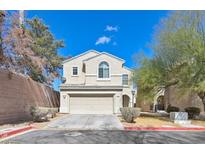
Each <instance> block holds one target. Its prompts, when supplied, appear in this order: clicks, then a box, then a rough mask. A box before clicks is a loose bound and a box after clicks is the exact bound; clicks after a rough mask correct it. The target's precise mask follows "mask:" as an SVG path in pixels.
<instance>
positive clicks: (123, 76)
mask: <svg viewBox="0 0 205 154" xmlns="http://www.w3.org/2000/svg"><path fill="white" fill-rule="evenodd" d="M122 85H128V74H123V75H122Z"/></svg>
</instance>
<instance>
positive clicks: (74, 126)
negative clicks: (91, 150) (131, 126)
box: [48, 114, 124, 130]
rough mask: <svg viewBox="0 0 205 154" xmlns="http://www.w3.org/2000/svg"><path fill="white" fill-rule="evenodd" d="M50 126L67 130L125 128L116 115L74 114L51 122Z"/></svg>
mask: <svg viewBox="0 0 205 154" xmlns="http://www.w3.org/2000/svg"><path fill="white" fill-rule="evenodd" d="M48 128H55V129H66V130H123V129H124V127H123V126H122V124H121V122H120V121H119V119H118V118H117V117H116V116H115V115H91V114H90V115H88V114H72V115H66V116H64V117H62V118H61V119H58V120H56V121H53V122H51V123H50V124H49V125H48Z"/></svg>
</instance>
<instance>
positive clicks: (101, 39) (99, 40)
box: [95, 36, 111, 45]
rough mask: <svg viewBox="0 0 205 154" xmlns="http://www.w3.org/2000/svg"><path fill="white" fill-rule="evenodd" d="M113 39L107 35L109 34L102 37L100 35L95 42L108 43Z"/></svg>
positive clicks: (97, 43)
mask: <svg viewBox="0 0 205 154" xmlns="http://www.w3.org/2000/svg"><path fill="white" fill-rule="evenodd" d="M110 41H111V38H110V37H107V36H102V37H99V38H98V39H97V41H96V43H95V45H99V44H108V43H110Z"/></svg>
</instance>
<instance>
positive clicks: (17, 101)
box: [0, 70, 60, 124]
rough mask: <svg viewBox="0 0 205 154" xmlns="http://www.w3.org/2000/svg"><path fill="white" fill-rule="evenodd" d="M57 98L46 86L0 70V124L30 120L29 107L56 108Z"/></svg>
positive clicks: (57, 95)
mask: <svg viewBox="0 0 205 154" xmlns="http://www.w3.org/2000/svg"><path fill="white" fill-rule="evenodd" d="M59 97H60V96H59V93H58V92H55V91H53V90H52V89H51V88H50V87H48V86H45V85H43V84H40V83H38V82H35V81H33V80H31V79H30V78H26V77H23V76H20V75H16V74H11V75H10V77H9V72H8V71H4V70H0V124H5V123H13V122H17V121H20V120H28V119H30V118H31V116H30V113H29V109H30V106H40V107H49V108H58V107H59V106H60V100H59Z"/></svg>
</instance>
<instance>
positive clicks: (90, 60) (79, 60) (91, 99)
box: [60, 50, 136, 114]
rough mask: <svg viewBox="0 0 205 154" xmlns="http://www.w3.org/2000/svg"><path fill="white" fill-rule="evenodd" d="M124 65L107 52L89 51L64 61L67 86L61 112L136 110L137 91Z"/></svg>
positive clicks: (61, 98) (88, 112)
mask: <svg viewBox="0 0 205 154" xmlns="http://www.w3.org/2000/svg"><path fill="white" fill-rule="evenodd" d="M124 63H125V61H124V60H123V59H121V58H118V57H116V56H114V55H112V54H109V53H107V52H98V51H95V50H89V51H87V52H84V53H82V54H80V55H77V56H75V57H73V58H70V59H67V60H65V61H63V77H64V79H65V82H64V83H63V84H61V86H60V112H61V113H71V114H119V113H120V107H123V106H124V107H127V106H133V104H134V103H135V95H136V90H134V88H133V85H132V81H131V75H132V72H131V70H130V69H129V68H127V67H125V66H124Z"/></svg>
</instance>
